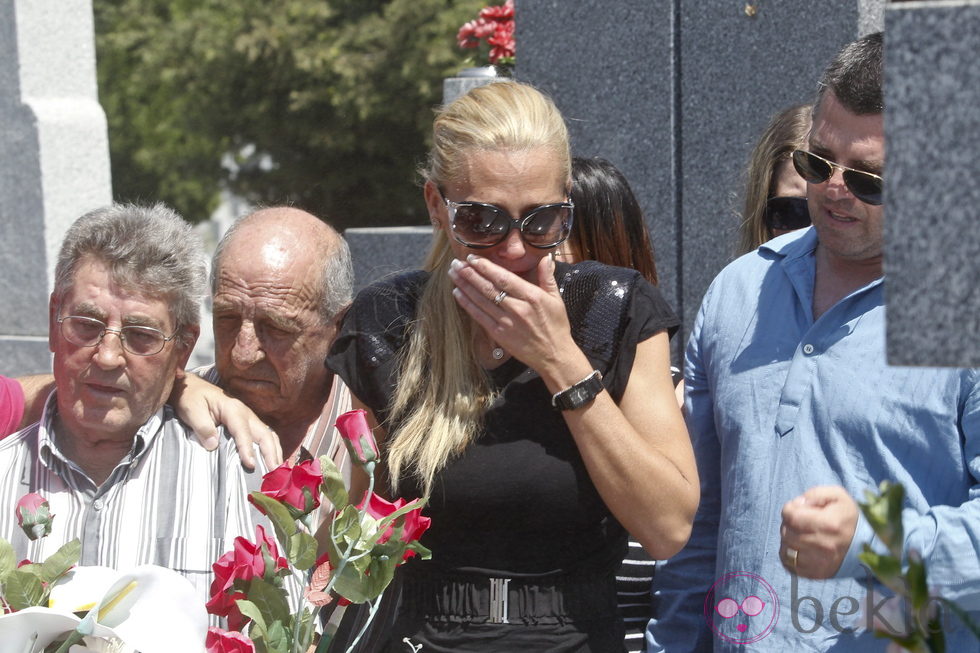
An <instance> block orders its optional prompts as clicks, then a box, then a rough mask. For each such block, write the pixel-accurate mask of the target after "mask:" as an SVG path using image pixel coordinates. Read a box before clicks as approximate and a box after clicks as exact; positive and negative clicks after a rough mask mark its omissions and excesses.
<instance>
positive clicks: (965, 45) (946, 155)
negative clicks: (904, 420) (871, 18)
mask: <svg viewBox="0 0 980 653" xmlns="http://www.w3.org/2000/svg"><path fill="white" fill-rule="evenodd" d="M885 28H886V34H887V36H886V39H885V71H886V73H885V75H886V83H885V147H886V153H887V154H886V156H887V161H886V170H887V175H886V180H887V181H886V184H885V207H886V211H887V216H888V219H887V220H886V221H885V275H886V276H885V296H886V303H887V306H888V360H889V362H891V363H893V364H896V365H941V366H956V367H977V366H980V290H978V287H980V286H978V281H980V223H978V220H977V218H978V215H980V208H978V207H980V182H978V178H980V67H978V66H977V53H978V52H980V2H977V1H976V0H972V1H962V2H960V1H958V2H948V1H944V2H901V3H894V4H890V5H888V7H887V9H886V11H885Z"/></svg>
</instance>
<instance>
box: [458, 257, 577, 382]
mask: <svg viewBox="0 0 980 653" xmlns="http://www.w3.org/2000/svg"><path fill="white" fill-rule="evenodd" d="M449 276H450V278H451V279H452V280H453V283H454V284H456V288H455V289H454V290H453V296H454V297H455V298H456V301H457V303H459V305H460V306H461V307H462V308H463V310H465V311H466V312H467V313H468V314H469V315H470V317H472V318H473V319H474V320H476V322H477V323H478V324H479V325H480V326H482V327H483V330H484V331H485V332H486V333H487V335H488V336H489V337H490V338H492V339H493V341H494V342H495V343H497V344H498V345H499V346H501V347H503V348H504V349H505V350H506V351H507V352H508V353H509V354H510V355H511V356H514V357H515V358H517V359H519V360H520V361H521V362H523V363H524V364H525V365H527V366H528V367H531V368H532V369H534V370H535V371H537V372H538V373H539V374H542V376H543V369H545V368H547V367H548V366H554V365H557V364H558V362H559V361H560V360H561V359H562V357H563V356H562V354H563V352H565V353H567V352H568V351H569V347H575V343H574V341H573V340H572V336H571V329H570V328H569V324H568V315H567V314H566V312H565V303H564V302H563V301H562V298H561V294H560V293H559V292H558V284H556V283H555V277H554V262H553V261H552V259H551V257H550V256H546V257H544V258H542V259H541V261H540V262H539V263H538V267H537V270H536V276H537V285H535V284H534V283H530V282H528V281H525V280H524V279H522V278H521V277H519V276H517V275H516V274H514V273H512V272H510V271H508V270H505V269H504V268H502V267H500V266H499V265H496V264H494V263H493V262H491V261H489V260H488V259H485V258H482V257H479V256H473V255H471V256H468V257H467V260H466V261H459V260H456V261H454V262H453V264H452V265H451V266H450V269H449ZM501 292H504V293H506V296H504V298H503V299H502V300H501V301H499V302H495V301H494V300H495V299H496V298H498V297H499V296H500V293H501Z"/></svg>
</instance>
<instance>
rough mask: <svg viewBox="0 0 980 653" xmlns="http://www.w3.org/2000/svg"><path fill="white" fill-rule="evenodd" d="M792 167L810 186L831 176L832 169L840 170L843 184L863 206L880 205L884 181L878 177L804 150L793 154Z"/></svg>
mask: <svg viewBox="0 0 980 653" xmlns="http://www.w3.org/2000/svg"><path fill="white" fill-rule="evenodd" d="M793 167H794V168H796V172H798V173H800V176H801V177H803V178H804V179H805V180H807V181H808V182H810V183H811V184H822V183H823V182H825V181H827V180H828V179H830V178H831V177H832V176H833V174H834V168H840V170H841V172H842V173H843V175H844V184H845V185H846V186H847V189H848V190H850V191H851V193H852V194H853V195H854V197H856V198H858V199H859V200H861V201H862V202H864V203H865V204H871V205H873V206H878V205H879V204H881V191H882V186H883V185H884V181H883V180H882V178H881V177H879V176H878V175H875V174H872V173H870V172H865V171H863V170H855V169H854V168H848V167H847V166H842V165H841V164H839V163H834V162H833V161H828V160H827V159H825V158H823V157H822V156H818V155H816V154H814V153H813V152H807V151H806V150H796V151H795V152H793Z"/></svg>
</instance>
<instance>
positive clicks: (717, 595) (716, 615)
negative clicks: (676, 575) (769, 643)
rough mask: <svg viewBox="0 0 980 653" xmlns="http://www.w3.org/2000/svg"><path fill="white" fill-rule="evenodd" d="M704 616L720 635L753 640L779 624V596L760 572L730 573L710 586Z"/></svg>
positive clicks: (738, 641) (746, 641)
mask: <svg viewBox="0 0 980 653" xmlns="http://www.w3.org/2000/svg"><path fill="white" fill-rule="evenodd" d="M704 618H705V620H706V621H707V622H708V626H709V627H710V628H711V630H713V631H714V632H715V634H716V635H718V637H721V638H722V639H724V640H726V641H729V642H732V643H733V644H752V643H753V642H758V641H759V640H761V639H763V638H764V637H766V636H767V635H769V633H771V632H772V630H773V628H775V627H776V621H777V620H778V619H779V598H778V597H777V596H776V592H775V590H773V588H772V586H771V585H770V584H769V583H767V582H766V580H765V579H764V578H762V577H761V576H756V575H755V574H750V573H748V572H744V571H740V572H733V573H729V574H726V575H724V576H722V577H721V578H719V579H718V580H716V581H715V584H714V585H712V586H711V589H710V590H708V594H707V595H706V596H705V599H704Z"/></svg>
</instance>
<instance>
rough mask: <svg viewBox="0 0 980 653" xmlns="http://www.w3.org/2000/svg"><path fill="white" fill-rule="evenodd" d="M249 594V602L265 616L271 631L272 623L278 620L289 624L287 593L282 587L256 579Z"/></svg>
mask: <svg viewBox="0 0 980 653" xmlns="http://www.w3.org/2000/svg"><path fill="white" fill-rule="evenodd" d="M247 594H248V599H249V601H251V602H252V603H254V604H255V607H257V608H258V609H259V610H260V611H261V612H262V614H264V615H265V617H266V623H267V624H268V626H269V628H270V629H271V628H272V622H273V621H276V620H278V621H281V622H283V623H287V624H288V623H289V619H290V613H289V603H288V602H287V600H286V591H285V590H283V589H282V588H281V587H276V586H275V585H272V584H271V583H267V582H266V581H264V580H262V579H261V578H256V579H253V580H252V583H251V585H250V586H249V589H248V592H247Z"/></svg>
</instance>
